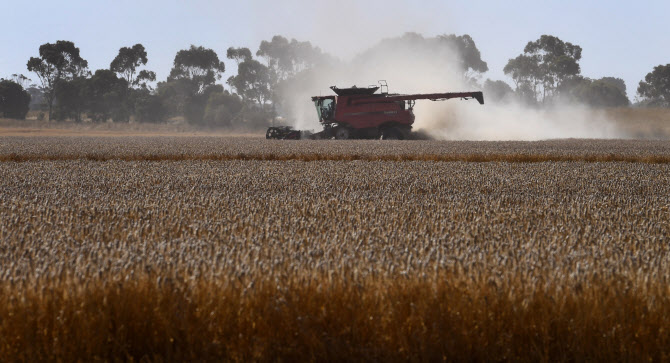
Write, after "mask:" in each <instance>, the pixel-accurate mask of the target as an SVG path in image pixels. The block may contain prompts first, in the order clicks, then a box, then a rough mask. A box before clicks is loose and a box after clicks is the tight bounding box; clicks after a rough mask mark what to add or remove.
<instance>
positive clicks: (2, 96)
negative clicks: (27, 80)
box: [0, 79, 30, 120]
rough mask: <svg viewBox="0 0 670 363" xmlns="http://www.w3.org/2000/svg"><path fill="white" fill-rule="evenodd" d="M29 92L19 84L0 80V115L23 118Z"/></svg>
mask: <svg viewBox="0 0 670 363" xmlns="http://www.w3.org/2000/svg"><path fill="white" fill-rule="evenodd" d="M29 105H30V94H28V92H26V91H25V90H24V89H23V87H21V85H20V84H18V83H16V82H14V81H10V80H6V79H2V80H0V117H5V118H14V119H20V120H23V119H25V118H26V114H27V113H28V106H29Z"/></svg>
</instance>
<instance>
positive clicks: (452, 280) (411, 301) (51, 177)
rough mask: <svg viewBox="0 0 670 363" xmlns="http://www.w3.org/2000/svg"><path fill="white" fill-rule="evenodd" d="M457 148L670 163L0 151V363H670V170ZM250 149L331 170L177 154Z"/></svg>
mask: <svg viewBox="0 0 670 363" xmlns="http://www.w3.org/2000/svg"><path fill="white" fill-rule="evenodd" d="M198 142H199V143H198ZM240 150H242V151H241V152H240ZM456 150H458V152H460V153H462V154H463V155H472V154H480V155H498V156H499V155H503V156H504V155H563V156H566V155H567V156H569V157H571V158H575V159H576V158H577V157H578V156H584V155H587V156H588V155H592V156H593V155H595V156H598V155H610V156H611V155H614V156H615V157H622V156H634V157H649V156H653V157H667V156H668V150H670V148H669V147H668V144H667V143H663V142H649V141H647V142H629V143H626V142H619V143H617V142H603V141H592V142H591V141H579V140H568V141H555V142H540V143H448V142H447V143H437V142H418V143H413V142H391V143H378V142H366V143H362V142H321V143H275V142H265V141H264V140H256V139H218V138H186V139H182V138H165V139H161V138H126V139H123V138H118V139H116V138H73V139H65V138H44V139H40V138H26V139H19V138H7V139H0V155H7V154H9V153H10V152H11V153H13V154H15V155H18V156H22V155H23V156H26V155H29V156H31V159H29V158H24V159H22V160H21V159H19V161H5V162H2V163H0V175H2V179H1V180H0V201H1V204H0V238H1V239H2V244H1V245H0V291H1V293H2V294H1V295H0V342H2V343H0V344H2V345H1V346H0V354H1V355H2V356H4V357H10V358H11V357H14V358H17V359H21V358H24V359H41V358H48V359H63V360H72V359H75V358H82V359H87V360H88V359H91V358H94V357H98V358H103V359H108V358H111V357H119V356H123V357H126V358H130V357H132V358H135V359H139V358H142V357H145V358H153V359H168V360H170V359H187V360H199V359H215V358H223V359H230V360H265V359H276V358H282V359H285V360H290V359H317V360H320V359H373V360H377V359H400V360H405V359H427V360H435V359H438V360H439V359H468V360H469V359H483V360H491V359H495V360H499V359H507V360H519V359H528V360H536V359H552V360H553V359H577V358H586V359H589V358H591V359H602V360H605V359H622V358H624V359H625V358H630V359H639V358H644V357H649V358H656V359H661V360H662V359H668V354H669V352H670V337H669V333H668V331H667V327H668V326H670V298H669V296H670V285H669V279H668V278H669V277H670V272H669V271H670V251H669V250H670V247H669V245H668V242H670V241H669V240H668V239H669V237H668V236H670V224H669V221H670V211H669V208H670V183H669V182H670V180H669V179H670V173H669V171H670V165H668V164H667V163H648V162H597V161H595V160H586V161H584V160H582V161H561V162H556V161H554V162H546V161H545V162H540V161H538V162H532V163H528V162H485V163H482V162H463V161H457V162H439V161H438V162H435V161H412V160H413V159H412V158H411V156H420V155H443V156H449V155H453V154H454V153H455V152H456ZM239 153H243V154H244V155H274V154H277V155H307V156H309V155H317V157H314V158H313V159H311V160H318V161H311V162H305V161H301V160H305V159H304V158H303V159H301V158H295V157H293V158H287V160H261V159H260V158H259V157H256V158H249V159H243V160H239V159H235V158H229V159H224V158H219V159H215V160H211V158H210V159H208V158H200V159H198V158H195V157H192V158H187V157H186V158H183V159H179V158H172V157H166V156H170V155H182V156H184V155H186V156H188V155H191V156H193V155H238V154H239ZM533 153H535V154H533ZM40 155H50V156H51V155H56V156H59V155H61V156H62V155H69V157H68V158H64V157H49V158H42V159H40V158H37V157H34V156H40ZM87 155H103V156H105V155H106V156H107V157H105V158H103V159H100V158H97V159H96V158H91V157H88V156H87ZM131 155H135V156H137V155H139V156H140V157H136V158H135V159H131V158H130V156H131ZM319 155H331V156H332V155H335V156H337V155H339V156H342V155H344V156H346V155H362V156H364V158H362V157H361V158H358V159H356V158H353V160H352V158H346V157H332V158H331V159H326V158H324V157H320V156H319ZM380 155H381V156H384V155H404V156H409V157H407V158H406V159H405V160H408V161H379V160H377V161H375V160H374V157H376V156H380ZM146 156H158V157H156V158H153V159H152V158H149V157H146ZM161 156H162V157H163V158H161ZM144 159H149V160H154V161H147V160H144ZM324 159H326V160H324ZM361 159H362V160H361ZM28 160H32V161H28ZM100 160H105V161H104V162H100ZM223 160H225V161H223ZM502 160H505V159H504V158H503V159H502Z"/></svg>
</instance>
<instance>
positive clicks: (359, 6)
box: [0, 0, 670, 96]
mask: <svg viewBox="0 0 670 363" xmlns="http://www.w3.org/2000/svg"><path fill="white" fill-rule="evenodd" d="M0 14H1V18H2V21H0V77H7V76H9V75H11V74H12V73H23V74H25V75H27V76H28V77H30V78H32V79H33V80H36V77H35V76H34V75H32V74H29V73H28V71H27V69H26V62H27V60H28V58H30V57H31V56H36V55H38V48H39V46H40V44H43V43H45V42H54V41H56V40H71V41H74V42H75V44H76V45H77V46H78V47H79V48H80V49H81V55H82V57H84V58H85V59H87V60H88V61H89V67H90V68H91V69H92V70H95V69H99V68H107V67H109V63H110V62H111V60H112V59H113V58H114V56H115V55H116V53H117V52H118V49H119V48H120V47H122V46H131V45H133V44H135V43H142V44H144V46H145V47H146V49H147V52H148V55H149V63H148V65H147V68H148V69H151V70H154V71H156V73H157V76H158V79H159V80H164V79H165V78H166V77H167V75H168V73H169V70H170V68H171V66H172V60H173V59H174V55H175V53H176V52H177V51H178V50H180V49H184V48H187V47H188V46H189V45H190V44H195V45H203V46H205V47H209V48H212V49H214V50H215V51H216V52H217V53H218V54H219V57H221V58H225V51H226V49H227V48H228V47H230V46H246V47H249V48H251V49H252V51H253V52H255V51H256V50H257V48H258V44H259V43H260V41H261V40H263V39H270V38H272V36H273V35H275V34H281V35H284V36H286V37H288V38H296V39H298V40H309V41H310V42H312V43H313V44H315V45H318V46H319V47H321V48H322V49H323V50H325V51H327V52H330V53H332V54H334V55H336V56H339V57H341V58H343V59H348V58H350V57H351V56H353V55H355V54H356V53H357V52H359V51H362V50H364V49H365V48H366V47H369V46H371V45H373V44H374V43H376V42H377V41H379V40H380V39H381V38H384V37H394V36H398V35H401V34H403V33H405V32H408V31H413V32H418V33H422V34H423V35H425V36H435V35H438V34H444V33H455V34H459V35H460V34H470V35H471V36H472V37H473V38H474V40H475V42H476V43H477V46H478V48H479V50H480V51H481V53H482V58H483V59H484V60H485V61H487V62H488V64H489V68H490V71H489V72H488V73H487V74H485V75H484V78H486V77H489V78H493V79H504V80H506V81H508V82H509V83H511V81H510V79H508V78H507V77H506V76H505V75H504V74H503V72H502V68H503V67H504V65H505V64H506V63H507V61H508V60H509V59H510V58H513V57H515V56H517V55H518V54H520V53H521V52H522V51H523V47H524V46H525V44H526V43H527V42H528V41H530V40H535V39H537V38H539V36H540V35H542V34H551V35H556V36H558V37H559V38H561V39H563V40H564V41H569V42H572V43H575V44H578V45H580V46H582V48H583V49H584V51H583V58H582V61H581V66H582V74H584V75H585V76H587V77H591V78H599V77H602V76H616V77H620V78H623V79H624V80H625V81H626V84H627V86H628V90H629V92H628V93H629V95H630V96H633V95H634V94H635V90H636V89H637V84H638V82H639V81H640V80H641V79H642V78H643V77H644V75H645V74H647V73H648V72H649V71H651V70H652V68H653V67H654V66H656V65H659V64H667V63H670V37H669V36H668V35H669V33H670V32H669V31H668V29H669V27H668V25H667V21H668V20H667V19H668V14H670V1H667V0H648V1H588V0H581V1H573V0H562V1H558V0H552V1H537V0H535V1H514V0H511V1H502V0H468V1H446V0H442V1H439V0H424V1H420V0H415V1H405V0H369V1H362V0H361V1H353V0H337V1H334V0H332V1H316V0H312V1H306V0H281V1H277V0H274V1H261V0H252V1H249V0H237V1H212V0H190V1H165V0H164V1H157V0H134V1H129V0H115V1H111V0H74V1H45V0H33V1H18V0H0ZM233 65H234V64H233V62H232V61H226V66H227V68H228V70H227V71H226V73H225V74H224V76H223V80H225V79H226V78H227V77H228V76H230V75H231V74H232V72H234V67H233ZM400 71H403V72H411V71H412V70H411V69H406V70H400ZM375 81H376V80H370V83H375ZM446 88H448V86H447V87H446Z"/></svg>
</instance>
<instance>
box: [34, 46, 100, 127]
mask: <svg viewBox="0 0 670 363" xmlns="http://www.w3.org/2000/svg"><path fill="white" fill-rule="evenodd" d="M27 66H28V70H29V71H30V72H35V74H36V75H37V77H38V78H39V80H40V82H41V83H42V89H43V90H44V96H45V99H46V101H47V104H48V107H49V119H51V117H52V108H53V101H54V97H55V87H56V83H58V82H59V81H60V80H63V79H65V80H70V79H73V78H75V77H81V76H85V75H86V74H87V72H88V62H87V61H86V60H85V59H83V58H82V57H81V56H80V55H79V48H77V47H75V45H74V43H73V42H70V41H66V40H59V41H57V42H56V43H45V44H42V45H41V46H40V49H39V57H31V58H30V59H29V60H28V64H27Z"/></svg>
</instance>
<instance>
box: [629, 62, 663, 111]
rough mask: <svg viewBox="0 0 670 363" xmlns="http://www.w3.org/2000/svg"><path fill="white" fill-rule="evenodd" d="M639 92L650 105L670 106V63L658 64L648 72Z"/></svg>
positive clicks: (641, 82) (638, 88) (638, 89)
mask: <svg viewBox="0 0 670 363" xmlns="http://www.w3.org/2000/svg"><path fill="white" fill-rule="evenodd" d="M637 93H638V95H639V96H640V97H641V98H642V100H643V101H645V102H646V103H648V104H650V105H653V106H662V107H670V64H666V65H658V66H656V67H654V70H653V71H651V72H649V73H647V75H646V76H645V77H644V81H640V85H639V86H638V87H637Z"/></svg>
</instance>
